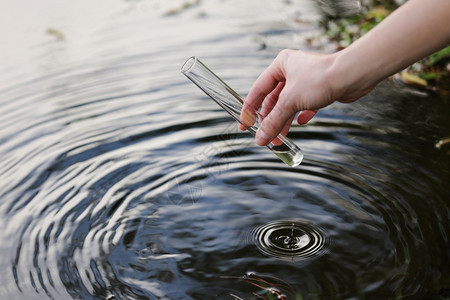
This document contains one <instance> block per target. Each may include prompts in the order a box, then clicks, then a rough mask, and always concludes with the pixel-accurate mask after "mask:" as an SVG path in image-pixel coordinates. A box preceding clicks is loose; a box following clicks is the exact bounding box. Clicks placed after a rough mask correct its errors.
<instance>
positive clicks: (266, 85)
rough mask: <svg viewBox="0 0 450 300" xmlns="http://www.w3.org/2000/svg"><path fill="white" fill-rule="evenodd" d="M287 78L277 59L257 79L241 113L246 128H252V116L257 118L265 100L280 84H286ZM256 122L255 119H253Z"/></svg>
mask: <svg viewBox="0 0 450 300" xmlns="http://www.w3.org/2000/svg"><path fill="white" fill-rule="evenodd" d="M284 81H285V78H284V75H283V72H282V71H281V68H280V67H279V64H278V61H277V60H276V59H275V60H274V61H273V62H272V64H271V65H270V66H269V67H268V68H267V69H266V70H265V71H264V72H263V73H261V75H260V76H259V77H258V79H256V81H255V83H254V84H253V86H252V88H251V89H250V91H249V93H248V96H247V98H246V99H245V100H244V104H243V107H242V111H241V122H243V124H245V125H246V126H249V125H250V126H251V125H253V123H252V124H249V121H250V122H251V119H252V118H249V114H250V115H251V116H256V111H258V109H259V107H260V106H261V104H262V103H263V101H264V99H265V98H266V97H267V96H268V95H269V94H270V93H271V92H272V91H273V90H274V89H275V88H276V87H277V85H278V83H280V82H284ZM253 122H254V118H253Z"/></svg>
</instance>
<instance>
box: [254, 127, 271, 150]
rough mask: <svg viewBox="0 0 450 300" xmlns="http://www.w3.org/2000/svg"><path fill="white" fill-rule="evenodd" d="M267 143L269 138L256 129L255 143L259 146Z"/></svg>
mask: <svg viewBox="0 0 450 300" xmlns="http://www.w3.org/2000/svg"><path fill="white" fill-rule="evenodd" d="M268 142H269V136H268V135H267V134H266V133H265V132H264V131H262V130H261V129H258V131H257V132H256V143H257V144H258V145H260V146H264V145H266V144H267V143H268Z"/></svg>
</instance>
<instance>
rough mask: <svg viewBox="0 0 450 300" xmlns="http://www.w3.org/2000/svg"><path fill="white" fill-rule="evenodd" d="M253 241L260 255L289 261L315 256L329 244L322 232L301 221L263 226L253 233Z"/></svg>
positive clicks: (281, 221) (279, 222)
mask: <svg viewBox="0 0 450 300" xmlns="http://www.w3.org/2000/svg"><path fill="white" fill-rule="evenodd" d="M253 239H254V242H255V244H256V246H257V247H258V249H259V250H260V251H261V252H262V253H264V254H266V255H268V256H272V257H275V258H279V259H285V260H289V261H299V260H303V259H306V258H309V257H313V256H317V255H319V254H320V252H322V251H324V250H325V249H326V247H325V245H326V244H329V242H328V241H327V239H326V236H325V234H324V233H323V232H322V231H320V230H319V229H318V228H316V227H314V226H312V225H311V224H308V223H305V222H304V221H301V220H279V221H274V222H270V223H267V224H263V225H261V226H259V227H257V228H256V229H255V230H254V231H253ZM324 247H325V248H324Z"/></svg>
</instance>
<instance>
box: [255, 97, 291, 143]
mask: <svg viewBox="0 0 450 300" xmlns="http://www.w3.org/2000/svg"><path fill="white" fill-rule="evenodd" d="M280 98H282V96H281V95H280ZM280 103H282V102H281V100H279V101H278V103H277V105H275V106H274V108H273V109H272V110H271V112H270V113H269V114H268V115H267V116H266V117H265V118H264V120H263V121H262V122H261V124H260V127H259V129H258V131H257V133H256V143H257V144H258V145H260V146H264V145H267V144H268V143H269V142H271V141H272V140H273V139H274V138H275V137H276V136H277V135H278V134H279V133H280V132H281V131H282V130H283V129H286V128H285V127H286V126H287V124H288V123H289V121H291V122H292V118H293V117H294V116H295V111H292V109H289V108H288V107H286V106H285V105H282V104H281V105H280ZM289 124H290V123H289Z"/></svg>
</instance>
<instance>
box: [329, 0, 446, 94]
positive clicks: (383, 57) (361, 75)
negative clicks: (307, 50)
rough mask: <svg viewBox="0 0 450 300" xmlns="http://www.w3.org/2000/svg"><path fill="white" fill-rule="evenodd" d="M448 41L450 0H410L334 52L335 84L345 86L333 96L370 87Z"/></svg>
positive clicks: (443, 45)
mask: <svg viewBox="0 0 450 300" xmlns="http://www.w3.org/2000/svg"><path fill="white" fill-rule="evenodd" d="M449 43H450V0H409V1H408V2H407V3H405V4H404V5H403V6H401V7H400V8H399V9H397V10H396V11H394V12H393V13H392V14H391V15H390V16H389V17H387V18H386V19H385V20H384V21H383V22H381V23H380V24H379V25H378V26H376V27H375V28H374V29H373V30H371V31H370V32H369V33H367V34H366V35H365V36H363V37H362V38H360V39H359V40H357V41H356V42H354V43H353V44H352V45H350V46H349V47H347V48H346V49H344V50H342V51H341V52H338V53H336V60H335V64H334V66H333V68H334V70H333V72H334V74H341V77H340V78H339V79H338V82H337V84H338V86H346V87H347V88H346V89H344V90H343V91H341V93H338V94H337V95H336V96H337V98H339V97H340V96H341V95H345V96H344V97H349V96H348V95H349V94H351V93H352V92H351V90H350V89H355V88H356V87H357V88H358V89H362V90H364V89H367V90H370V88H371V87H373V86H374V85H376V84H377V83H378V82H380V81H381V80H383V79H384V78H386V77H388V76H390V75H392V74H394V73H396V72H398V71H401V70H402V69H404V68H405V67H407V66H409V65H411V64H412V63H414V62H416V61H417V60H419V59H421V58H423V57H425V56H427V55H429V54H431V53H433V52H435V51H437V50H439V49H441V48H443V47H445V46H446V45H448V44H449ZM342 74H346V75H345V76H342ZM350 98H351V96H350ZM339 100H347V99H339ZM348 100H354V99H348Z"/></svg>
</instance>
